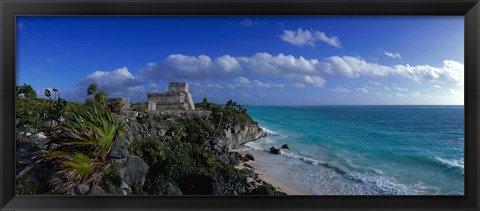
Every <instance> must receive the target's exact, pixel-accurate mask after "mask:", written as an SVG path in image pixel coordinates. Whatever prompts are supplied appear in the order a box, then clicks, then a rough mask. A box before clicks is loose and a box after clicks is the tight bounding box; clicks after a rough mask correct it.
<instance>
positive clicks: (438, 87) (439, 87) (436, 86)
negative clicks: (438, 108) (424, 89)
mask: <svg viewBox="0 0 480 211" xmlns="http://www.w3.org/2000/svg"><path fill="white" fill-rule="evenodd" d="M433 87H435V88H437V89H441V88H442V86H440V85H438V84H437V85H435V86H433Z"/></svg>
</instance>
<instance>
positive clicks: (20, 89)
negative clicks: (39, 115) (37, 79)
mask: <svg viewBox="0 0 480 211" xmlns="http://www.w3.org/2000/svg"><path fill="white" fill-rule="evenodd" d="M16 91H17V96H22V95H23V96H24V97H26V98H28V99H33V98H37V93H36V92H35V90H33V87H32V86H30V85H27V84H23V85H22V86H16Z"/></svg>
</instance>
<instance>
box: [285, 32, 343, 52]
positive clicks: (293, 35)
mask: <svg viewBox="0 0 480 211" xmlns="http://www.w3.org/2000/svg"><path fill="white" fill-rule="evenodd" d="M280 38H281V39H282V40H283V41H285V42H288V43H290V44H292V45H296V46H305V45H308V46H311V47H313V46H315V42H318V41H322V42H325V43H327V44H328V45H331V46H334V47H337V48H340V47H342V46H341V44H340V40H339V39H338V37H336V36H331V37H329V36H327V35H326V34H325V33H324V32H321V31H313V30H307V29H305V30H303V29H302V28H298V29H297V31H291V30H283V34H282V35H281V36H280Z"/></svg>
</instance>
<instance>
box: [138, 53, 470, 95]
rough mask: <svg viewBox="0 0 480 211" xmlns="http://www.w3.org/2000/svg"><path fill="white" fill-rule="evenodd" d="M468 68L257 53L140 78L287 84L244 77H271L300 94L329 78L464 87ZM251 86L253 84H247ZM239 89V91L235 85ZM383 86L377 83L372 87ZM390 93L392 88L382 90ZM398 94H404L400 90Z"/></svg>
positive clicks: (173, 59)
mask: <svg viewBox="0 0 480 211" xmlns="http://www.w3.org/2000/svg"><path fill="white" fill-rule="evenodd" d="M463 69H464V65H463V64H462V63H460V62H457V61H453V60H445V61H444V62H443V66H442V67H433V66H429V65H415V66H412V65H409V64H398V65H391V66H387V65H381V64H378V63H374V62H369V61H366V60H365V59H363V58H360V57H353V56H331V57H327V58H323V59H316V58H304V57H302V56H299V57H295V56H293V55H285V54H282V53H280V54H277V55H272V54H269V53H265V52H262V53H256V54H254V55H252V56H240V57H234V56H230V55H223V56H220V57H217V58H211V57H209V56H206V55H200V56H188V55H181V54H172V55H170V56H168V57H167V58H166V59H165V60H164V62H162V63H148V64H147V65H146V67H145V68H144V69H143V70H142V71H141V75H142V76H143V77H145V78H148V79H149V80H153V81H162V80H171V79H177V80H178V79H180V80H185V79H187V80H188V79H194V80H205V79H209V80H211V79H215V78H218V79H224V78H235V79H236V80H237V81H234V82H233V83H231V84H230V85H228V84H219V85H215V86H213V85H212V87H227V88H230V87H232V86H233V87H248V86H250V87H252V86H256V87H260V88H262V87H265V88H268V87H276V88H282V86H284V85H283V84H274V83H271V82H270V83H265V84H262V83H259V81H250V80H249V79H247V78H246V77H245V76H268V77H274V78H282V79H286V80H289V81H292V82H293V83H292V85H293V86H294V87H296V88H301V87H303V86H305V85H311V86H316V87H323V86H324V85H325V84H326V83H327V80H326V77H330V76H337V77H345V78H359V77H386V76H399V77H403V78H407V79H411V80H414V81H416V82H421V81H432V82H435V83H437V84H443V83H456V84H463V75H464V73H463V72H464V70H463ZM244 79H246V80H249V83H247V82H246V80H244ZM242 80H243V82H245V83H241V86H237V85H235V84H237V82H242ZM373 84H374V85H375V86H380V85H381V84H380V83H378V82H375V83H373ZM384 89H385V90H389V89H390V88H389V87H384ZM397 91H400V90H397Z"/></svg>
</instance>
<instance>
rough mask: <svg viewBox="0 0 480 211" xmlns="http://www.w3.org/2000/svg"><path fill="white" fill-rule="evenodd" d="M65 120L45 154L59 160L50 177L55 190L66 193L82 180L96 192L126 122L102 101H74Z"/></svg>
mask: <svg viewBox="0 0 480 211" xmlns="http://www.w3.org/2000/svg"><path fill="white" fill-rule="evenodd" d="M64 118H65V120H66V121H65V123H64V124H62V125H60V127H59V133H58V134H57V135H55V136H53V137H52V139H51V142H52V144H53V145H54V146H55V147H54V149H52V150H50V151H47V152H46V153H45V156H46V157H47V158H48V159H49V160H51V161H53V162H54V163H55V164H56V172H55V174H54V175H53V177H52V178H51V179H50V183H51V184H52V185H53V187H54V190H53V191H54V192H56V193H65V192H67V191H69V190H71V189H72V188H73V187H75V186H76V185H78V184H88V185H89V186H90V191H89V193H88V194H89V195H94V194H95V192H96V188H97V186H98V183H99V182H100V181H101V179H102V176H103V171H104V170H105V169H107V168H108V167H109V164H108V160H107V156H108V153H109V152H110V150H111V149H112V145H113V143H114V141H116V140H118V139H119V138H121V136H123V124H121V123H119V121H118V119H117V118H115V117H114V116H113V115H112V113H111V112H110V111H109V110H108V109H106V108H105V107H104V106H102V105H101V104H100V103H98V102H92V103H89V104H86V105H84V104H79V103H73V104H70V105H68V107H67V110H66V112H65V117H64Z"/></svg>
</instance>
